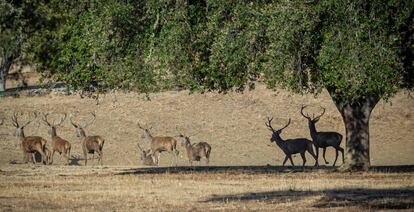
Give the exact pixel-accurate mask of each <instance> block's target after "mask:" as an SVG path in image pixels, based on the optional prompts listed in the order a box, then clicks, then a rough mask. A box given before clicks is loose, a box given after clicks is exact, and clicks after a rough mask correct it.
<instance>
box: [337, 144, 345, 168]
mask: <svg viewBox="0 0 414 212" xmlns="http://www.w3.org/2000/svg"><path fill="white" fill-rule="evenodd" d="M338 149H339V151H340V152H341V153H342V164H344V163H345V158H344V149H343V148H342V147H340V146H339V147H338Z"/></svg>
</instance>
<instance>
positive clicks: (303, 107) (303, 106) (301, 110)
mask: <svg viewBox="0 0 414 212" xmlns="http://www.w3.org/2000/svg"><path fill="white" fill-rule="evenodd" d="M306 107H307V105H306V106H305V105H302V108H301V109H300V114H302V116H303V117H305V118H307V119H311V118H310V117H309V115H308V114H306V115H305V114H304V113H303V109H305V108H306Z"/></svg>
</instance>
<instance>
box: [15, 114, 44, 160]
mask: <svg viewBox="0 0 414 212" xmlns="http://www.w3.org/2000/svg"><path fill="white" fill-rule="evenodd" d="M19 115H20V116H21V115H23V114H22V113H17V112H15V113H14V114H13V116H12V118H11V119H12V124H13V126H14V127H16V129H17V130H16V136H17V137H18V138H19V140H20V142H21V147H22V151H23V162H24V163H28V162H29V160H32V162H33V163H35V161H34V160H33V155H32V154H33V153H35V152H39V154H40V155H41V156H42V159H41V162H42V163H44V162H46V154H45V146H46V143H47V141H46V139H44V138H42V137H40V136H25V135H24V128H25V127H26V126H27V125H28V124H30V123H31V122H32V121H33V120H35V119H36V118H37V113H33V116H32V117H31V118H29V120H27V121H26V123H24V124H19V121H18V116H19Z"/></svg>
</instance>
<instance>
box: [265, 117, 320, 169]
mask: <svg viewBox="0 0 414 212" xmlns="http://www.w3.org/2000/svg"><path fill="white" fill-rule="evenodd" d="M272 120H273V117H272V118H269V117H268V118H267V123H265V125H266V126H267V127H268V129H269V130H270V131H272V138H271V139H270V142H275V143H276V144H277V146H279V148H280V149H282V151H283V152H284V153H285V155H286V157H285V160H284V161H283V166H284V165H285V163H286V161H287V160H288V159H289V160H290V163H292V166H295V164H294V163H293V160H292V154H297V153H300V156H301V157H302V160H303V165H302V166H305V163H306V157H305V152H306V151H308V152H309V154H311V155H312V157H313V158H315V161H316V162H315V166H318V160H317V159H316V155H315V153H314V152H313V148H312V141H310V140H308V139H306V138H295V139H287V140H283V139H282V138H281V137H280V134H281V133H282V130H283V129H285V128H286V127H288V126H289V124H290V118H289V122H288V123H287V124H286V125H285V126H284V127H282V128H280V129H278V130H275V129H274V128H273V127H272Z"/></svg>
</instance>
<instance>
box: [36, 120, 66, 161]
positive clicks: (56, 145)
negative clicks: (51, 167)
mask: <svg viewBox="0 0 414 212" xmlns="http://www.w3.org/2000/svg"><path fill="white" fill-rule="evenodd" d="M48 115H49V114H44V115H43V117H42V120H43V122H44V123H45V124H46V125H47V126H49V127H50V128H49V131H48V133H49V135H50V136H51V138H52V156H51V160H50V164H52V163H53V157H54V155H55V152H58V153H59V154H62V153H63V157H65V159H66V165H69V158H70V149H71V145H70V143H69V141H67V140H65V139H63V138H61V137H59V136H58V135H57V133H56V128H57V127H59V126H60V125H61V124H62V123H63V121H65V119H66V113H65V114H64V116H63V117H62V118H61V119H60V121H59V122H58V123H55V122H53V123H50V122H49V120H47V117H48Z"/></svg>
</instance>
